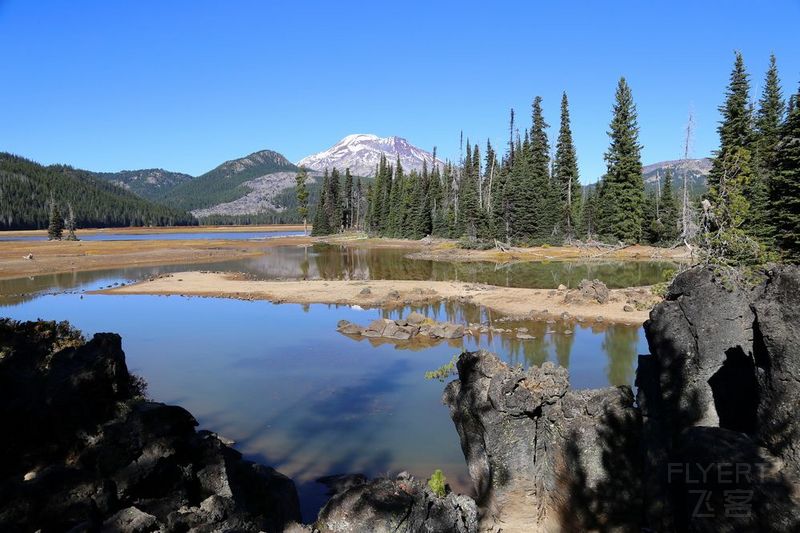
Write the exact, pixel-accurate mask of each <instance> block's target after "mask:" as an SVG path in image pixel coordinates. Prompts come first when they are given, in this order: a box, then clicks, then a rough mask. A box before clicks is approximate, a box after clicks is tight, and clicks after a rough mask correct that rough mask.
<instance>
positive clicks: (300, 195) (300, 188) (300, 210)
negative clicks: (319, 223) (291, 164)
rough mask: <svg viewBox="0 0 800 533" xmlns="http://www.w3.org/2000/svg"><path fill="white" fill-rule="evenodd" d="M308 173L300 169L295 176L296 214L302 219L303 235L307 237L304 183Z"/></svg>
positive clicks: (306, 201) (306, 205) (306, 190)
mask: <svg viewBox="0 0 800 533" xmlns="http://www.w3.org/2000/svg"><path fill="white" fill-rule="evenodd" d="M307 180H308V173H307V172H306V169H305V167H302V168H300V172H298V173H297V176H295V178H294V181H295V194H296V196H297V214H298V215H300V218H302V219H303V235H308V187H306V181H307Z"/></svg>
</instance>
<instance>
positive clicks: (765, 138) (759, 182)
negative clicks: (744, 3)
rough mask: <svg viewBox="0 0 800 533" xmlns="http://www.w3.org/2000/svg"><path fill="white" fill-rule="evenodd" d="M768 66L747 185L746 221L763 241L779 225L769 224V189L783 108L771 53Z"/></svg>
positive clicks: (771, 236)
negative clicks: (752, 167) (750, 180)
mask: <svg viewBox="0 0 800 533" xmlns="http://www.w3.org/2000/svg"><path fill="white" fill-rule="evenodd" d="M769 59H770V60H769V69H768V70H767V74H766V77H765V79H764V90H763V92H762V95H761V99H760V100H759V102H758V112H757V113H756V119H755V130H756V143H755V148H756V173H757V178H756V181H755V183H753V184H752V186H751V187H750V191H748V192H749V193H750V201H751V206H750V221H749V222H750V224H751V225H752V228H751V231H752V234H753V235H754V236H756V237H757V238H759V239H760V240H761V241H763V242H766V241H769V240H771V239H773V238H774V237H776V236H777V235H778V234H779V233H780V228H776V227H774V226H772V221H773V218H774V217H772V215H771V213H770V210H771V209H772V204H771V203H770V202H769V195H770V192H769V191H770V188H771V187H772V180H773V175H774V160H775V146H776V145H777V144H778V140H779V139H780V135H781V125H782V124H783V118H784V109H785V107H786V105H785V103H784V101H783V95H782V94H781V84H780V78H779V77H778V67H777V64H776V62H775V56H774V55H772V56H770V58H769Z"/></svg>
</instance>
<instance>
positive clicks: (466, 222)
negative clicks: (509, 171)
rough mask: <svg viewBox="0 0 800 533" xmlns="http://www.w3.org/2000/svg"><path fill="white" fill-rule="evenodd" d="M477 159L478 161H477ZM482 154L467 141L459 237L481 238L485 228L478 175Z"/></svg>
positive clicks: (459, 189) (458, 229) (460, 196)
mask: <svg viewBox="0 0 800 533" xmlns="http://www.w3.org/2000/svg"><path fill="white" fill-rule="evenodd" d="M476 159H477V161H476ZM479 169H480V153H479V151H478V146H477V145H476V146H475V149H474V150H473V149H472V146H471V145H470V142H469V140H467V155H466V158H465V160H464V166H463V167H462V168H461V176H460V182H459V187H458V192H459V194H458V218H457V232H458V235H457V236H458V237H461V236H463V235H466V236H468V237H471V238H475V237H481V236H482V235H481V233H482V230H483V228H482V227H481V226H482V217H481V207H480V200H479V197H478V190H479V185H478V179H479V178H478V174H480V170H479Z"/></svg>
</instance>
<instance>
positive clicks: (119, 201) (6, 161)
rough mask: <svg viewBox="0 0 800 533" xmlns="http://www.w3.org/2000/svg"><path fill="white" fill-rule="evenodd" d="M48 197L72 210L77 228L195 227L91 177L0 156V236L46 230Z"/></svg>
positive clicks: (181, 214) (176, 213) (187, 218)
mask: <svg viewBox="0 0 800 533" xmlns="http://www.w3.org/2000/svg"><path fill="white" fill-rule="evenodd" d="M51 197H52V198H53V199H54V200H55V201H56V203H57V204H58V205H59V207H60V208H61V210H62V212H65V211H66V210H67V206H68V205H71V206H72V209H73V210H74V213H75V220H76V223H77V225H78V227H121V226H146V225H154V226H167V225H176V226H182V225H193V224H196V223H197V221H196V220H195V218H194V217H193V216H192V215H191V214H189V213H187V212H185V211H182V210H179V209H175V208H172V207H167V206H163V205H158V204H155V203H153V202H150V201H148V200H145V199H144V198H141V197H139V196H136V195H135V194H133V193H131V192H129V191H126V190H125V189H122V188H120V187H118V186H117V185H114V184H113V183H110V182H108V181H104V180H102V179H98V178H95V177H94V176H93V173H92V172H88V171H85V170H79V169H75V168H72V167H68V166H64V165H51V166H43V165H40V164H38V163H34V162H33V161H30V160H28V159H25V158H22V157H19V156H15V155H12V154H9V153H2V152H0V230H8V229H38V228H46V227H47V223H48V215H49V202H50V198H51Z"/></svg>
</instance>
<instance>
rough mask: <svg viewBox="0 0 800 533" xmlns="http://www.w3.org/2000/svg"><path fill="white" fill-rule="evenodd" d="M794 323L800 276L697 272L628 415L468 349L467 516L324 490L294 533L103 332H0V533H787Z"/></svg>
mask: <svg viewBox="0 0 800 533" xmlns="http://www.w3.org/2000/svg"><path fill="white" fill-rule="evenodd" d="M415 320H416V318H415ZM798 325H800V270H799V269H797V268H784V269H778V270H775V271H773V272H771V273H770V274H769V276H768V279H767V280H766V281H765V282H764V283H762V284H761V285H759V286H757V287H754V288H736V286H735V285H733V284H732V283H731V282H730V281H729V280H728V279H727V278H726V277H725V276H721V275H719V274H718V273H716V272H715V271H713V270H710V269H702V268H697V269H693V270H690V271H688V272H686V273H683V274H681V275H680V276H678V278H677V279H676V280H675V282H674V283H673V285H672V287H671V288H670V289H669V292H668V294H667V298H666V301H664V302H663V303H661V304H659V305H658V306H657V307H656V308H655V309H654V310H653V312H652V314H651V319H650V320H649V321H648V322H647V323H646V324H645V330H646V333H647V338H648V342H649V344H650V350H651V352H652V353H651V354H650V355H644V356H641V358H640V362H639V369H638V375H637V385H638V395H637V397H636V399H634V395H633V393H632V391H631V390H630V388H629V387H609V388H605V389H600V390H572V389H571V388H570V386H569V376H568V373H567V371H566V369H564V368H560V367H557V366H555V365H553V364H551V363H545V364H544V365H542V366H541V367H532V368H530V369H528V370H527V371H523V370H522V369H520V368H511V367H508V366H507V365H505V364H504V363H502V362H501V361H500V360H499V359H498V358H497V357H496V356H494V355H493V354H490V353H488V352H485V351H479V352H474V353H464V354H462V355H461V357H460V358H459V360H458V363H457V368H458V379H457V380H455V381H453V382H451V383H450V384H448V385H447V387H446V389H445V391H444V401H445V403H446V404H447V405H448V406H449V408H450V412H451V416H452V419H453V422H454V423H455V426H456V430H457V431H458V435H459V437H460V440H461V447H462V450H463V451H464V455H465V458H466V460H467V463H468V467H469V472H470V476H471V477H472V480H473V483H474V487H475V493H476V500H473V499H472V498H469V497H466V496H462V495H456V494H453V493H451V492H449V491H445V493H444V495H442V494H436V493H434V492H433V491H432V490H431V488H430V487H428V486H427V484H425V483H424V482H423V481H420V480H415V479H413V478H412V477H410V476H408V475H406V474H400V475H399V476H397V477H393V478H383V479H376V480H371V481H369V480H367V479H365V478H364V477H363V476H357V475H355V476H340V477H334V478H330V479H328V480H326V483H328V485H329V487H331V495H332V497H331V499H330V500H329V501H328V503H327V504H326V505H325V507H324V508H323V509H322V511H321V512H320V514H319V517H318V519H317V521H316V522H315V523H314V524H313V525H305V526H302V525H298V524H297V523H296V521H297V520H299V511H298V503H297V495H296V492H295V488H294V484H293V483H292V481H291V480H289V479H288V478H286V477H285V476H283V475H281V474H280V473H278V472H276V471H274V470H272V469H270V468H267V467H263V466H259V465H255V464H253V463H250V462H247V461H244V460H243V459H242V458H241V456H240V455H239V454H238V453H237V452H236V451H234V450H232V449H231V448H229V447H228V446H227V445H226V444H224V443H223V442H222V441H221V440H220V439H219V438H218V437H217V436H215V435H214V434H212V433H209V432H204V431H197V430H196V429H195V426H196V422H195V420H194V419H193V418H192V416H191V415H190V414H189V413H188V412H186V411H185V410H183V409H181V408H179V407H174V406H167V405H164V404H159V403H154V402H150V401H147V400H145V399H143V398H142V396H141V384H140V383H139V381H138V380H136V379H135V378H132V377H131V376H130V375H129V374H128V371H127V368H126V366H125V360H124V355H123V353H122V351H121V349H120V339H119V337H118V336H116V335H113V334H100V335H96V336H95V337H94V338H93V339H92V340H90V341H89V342H86V341H84V340H83V339H82V338H80V336H79V335H78V334H77V333H76V332H75V331H73V330H71V329H70V328H69V327H68V326H67V325H64V324H54V323H45V322H37V323H22V324H20V323H15V322H11V321H8V320H5V321H0V413H2V417H3V419H2V420H3V427H4V428H10V430H9V431H6V432H5V436H4V438H3V439H0V443H2V444H0V446H2V448H0V502H2V504H0V530H2V531H33V530H37V529H41V530H44V531H62V530H74V531H95V530H108V531H189V530H191V531H231V530H235V531H283V530H288V531H300V530H305V531H319V532H322V533H327V532H360V531H376V532H388V531H405V532H418V531H426V532H439V531H442V532H450V531H452V532H458V533H472V532H477V531H493V532H501V531H502V532H507V531H547V532H550V531H624V532H627V531H663V532H672V531H693V532H706V531H708V532H711V531H730V532H740V531H741V532H750V531H776V532H792V531H798V530H800V490H799V489H798V487H800V444H798V442H799V441H798V437H799V436H800V423H799V422H798V419H797V416H796V409H797V407H798V405H800V332H798V330H797V326H798ZM387 326H388V324H384V331H385V328H386V327H387ZM407 326H408V324H407V323H406V324H404V325H400V324H396V323H395V327H398V328H399V327H407ZM415 327H417V325H415Z"/></svg>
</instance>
